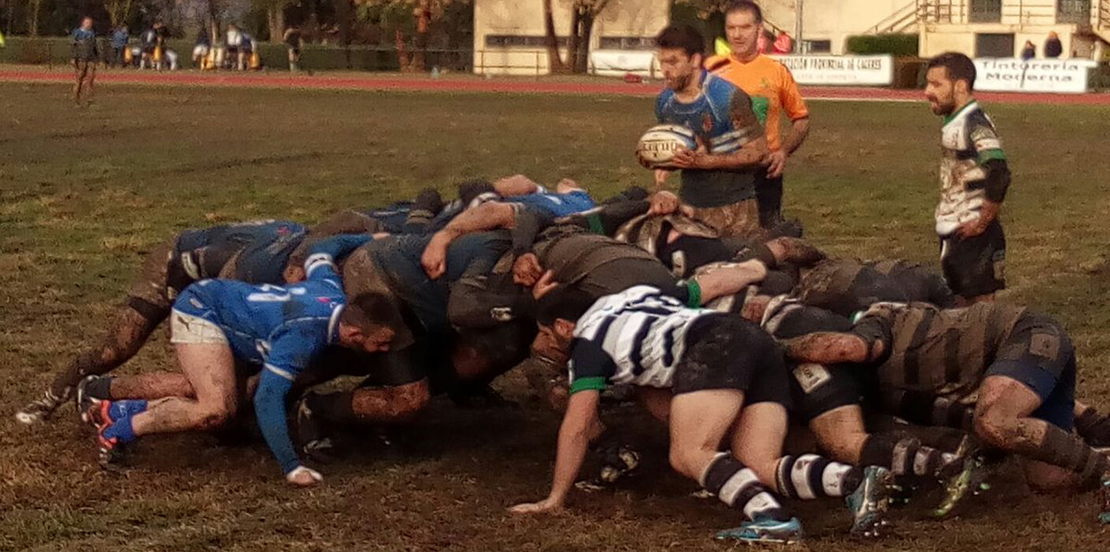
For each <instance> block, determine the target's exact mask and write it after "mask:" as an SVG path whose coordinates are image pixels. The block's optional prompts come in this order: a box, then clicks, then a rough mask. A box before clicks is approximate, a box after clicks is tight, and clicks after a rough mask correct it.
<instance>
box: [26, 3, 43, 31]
mask: <svg viewBox="0 0 1110 552" xmlns="http://www.w3.org/2000/svg"><path fill="white" fill-rule="evenodd" d="M27 10H28V11H27V34H30V35H31V36H32V37H37V36H39V12H40V11H42V0H31V1H30V2H27Z"/></svg>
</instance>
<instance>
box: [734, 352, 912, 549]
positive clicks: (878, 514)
mask: <svg viewBox="0 0 1110 552" xmlns="http://www.w3.org/2000/svg"><path fill="white" fill-rule="evenodd" d="M757 358H759V359H760V362H759V365H760V370H759V372H758V373H757V375H756V376H755V377H754V378H753V379H752V382H751V385H750V388H749V391H748V405H747V406H746V407H745V408H744V411H743V413H742V414H741V416H740V420H739V421H738V423H737V425H736V428H735V430H734V432H733V434H732V438H731V446H732V449H733V453H734V454H735V455H737V457H738V458H740V459H741V461H743V462H744V463H745V464H747V465H750V466H752V468H753V470H755V471H756V473H757V474H759V476H760V479H761V480H762V481H763V482H764V483H765V484H767V485H768V486H769V487H771V488H772V489H775V490H776V491H777V492H778V493H779V494H781V495H783V496H784V497H787V498H795V499H803V500H813V499H817V498H826V497H839V498H845V499H846V501H847V504H848V507H849V509H850V510H851V511H852V514H853V518H854V520H853V524H852V528H851V532H852V534H856V535H863V536H871V535H874V534H876V532H877V530H878V528H879V527H880V526H881V525H882V524H883V523H884V521H883V518H884V516H885V513H886V510H887V508H888V506H889V496H890V491H891V488H892V486H893V476H892V474H891V473H890V471H889V470H887V469H886V468H883V467H881V465H879V466H867V467H857V466H853V465H850V464H845V463H840V462H835V461H832V460H829V459H827V458H824V457H822V456H818V455H816V454H806V455H802V456H799V457H794V456H784V455H783V454H782V447H783V442H784V441H785V439H786V432H787V430H788V429H789V421H788V416H787V407H788V406H791V404H792V398H791V393H790V380H789V378H790V376H789V374H788V373H787V370H786V366H785V364H784V362H783V360H782V355H781V352H779V351H778V350H777V349H775V348H768V350H767V351H765V352H764V353H763V354H762V355H761V356H760V357H757Z"/></svg>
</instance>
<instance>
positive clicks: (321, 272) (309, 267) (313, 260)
mask: <svg viewBox="0 0 1110 552" xmlns="http://www.w3.org/2000/svg"><path fill="white" fill-rule="evenodd" d="M373 240H374V237H373V236H368V235H366V234H340V235H338V236H332V237H330V238H328V239H326V240H323V241H320V242H317V243H315V244H313V245H312V246H311V247H309V249H308V258H307V259H305V261H304V272H305V278H306V279H308V280H321V281H329V282H331V283H333V284H337V285H339V287H340V289H342V287H343V282H342V279H341V278H340V276H339V269H338V268H337V267H336V266H335V260H336V259H339V258H342V257H345V256H347V255H349V254H350V253H351V252H353V251H354V250H356V249H358V248H360V247H362V246H363V245H366V244H367V243H369V242H371V241H373Z"/></svg>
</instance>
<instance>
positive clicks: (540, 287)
mask: <svg viewBox="0 0 1110 552" xmlns="http://www.w3.org/2000/svg"><path fill="white" fill-rule="evenodd" d="M557 287H559V282H556V281H555V272H554V271H551V270H548V271H547V272H544V273H543V276H540V279H539V280H537V281H536V285H534V286H532V298H533V299H535V300H536V301H539V300H540V299H541V298H543V296H544V295H547V294H548V293H551V292H552V291H553V290H554V289H555V288H557Z"/></svg>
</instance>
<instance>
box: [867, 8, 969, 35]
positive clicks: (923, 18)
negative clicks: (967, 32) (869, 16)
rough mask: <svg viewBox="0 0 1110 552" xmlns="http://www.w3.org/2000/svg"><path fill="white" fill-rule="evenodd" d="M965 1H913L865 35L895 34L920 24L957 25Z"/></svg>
mask: <svg viewBox="0 0 1110 552" xmlns="http://www.w3.org/2000/svg"><path fill="white" fill-rule="evenodd" d="M966 2H967V0H914V1H913V2H910V3H909V4H906V5H905V6H903V7H902V8H900V9H898V10H897V11H895V12H894V13H892V14H890V15H889V16H887V17H886V19H883V20H882V21H880V22H878V23H876V24H875V26H874V27H871V28H870V29H868V31H867V34H873V35H874V34H897V33H902V32H905V31H908V30H910V29H911V28H913V27H914V26H915V25H918V24H920V23H958V22H960V21H961V20H962V18H963V15H964V13H965V8H966Z"/></svg>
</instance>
